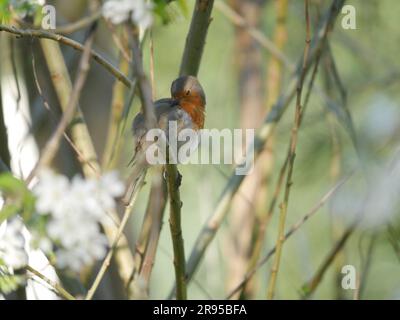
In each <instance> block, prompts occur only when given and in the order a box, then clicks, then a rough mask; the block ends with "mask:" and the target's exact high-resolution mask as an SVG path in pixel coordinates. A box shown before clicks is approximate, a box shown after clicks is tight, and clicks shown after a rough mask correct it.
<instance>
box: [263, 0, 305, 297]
mask: <svg viewBox="0 0 400 320" xmlns="http://www.w3.org/2000/svg"><path fill="white" fill-rule="evenodd" d="M305 19H306V45H305V48H304V57H303V66H302V70H301V76H300V80H299V82H298V85H297V99H296V112H295V120H294V126H293V129H292V135H291V138H290V153H289V165H288V173H287V177H286V187H285V196H284V200H283V202H282V204H281V206H280V207H281V212H280V216H279V230H278V239H277V242H276V254H275V257H274V262H273V266H272V270H271V277H270V282H269V285H268V292H267V298H268V299H273V297H274V293H275V286H276V278H277V275H278V270H279V266H280V258H281V254H282V247H283V242H284V240H285V222H286V215H287V207H288V204H289V195H290V189H291V186H292V174H293V167H294V160H295V157H296V147H297V140H298V130H299V126H300V121H301V112H302V106H301V98H302V92H303V84H304V78H305V76H306V66H307V60H308V55H309V50H310V43H311V36H310V15H309V0H305Z"/></svg>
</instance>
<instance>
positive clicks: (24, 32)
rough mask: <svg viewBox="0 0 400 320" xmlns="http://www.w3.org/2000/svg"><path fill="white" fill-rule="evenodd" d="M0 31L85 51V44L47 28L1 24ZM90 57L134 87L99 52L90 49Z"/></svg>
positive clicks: (127, 84)
mask: <svg viewBox="0 0 400 320" xmlns="http://www.w3.org/2000/svg"><path fill="white" fill-rule="evenodd" d="M0 31H5V32H8V33H11V34H14V35H16V36H17V37H19V38H21V37H31V38H39V39H49V40H53V41H56V42H59V43H62V44H64V45H67V46H69V47H71V48H73V49H75V50H78V51H81V52H83V51H84V46H83V45H81V44H80V43H79V42H76V41H75V40H72V39H69V38H67V37H65V36H62V35H60V34H56V33H52V32H48V31H45V30H35V29H18V28H16V27H14V26H6V25H3V24H0ZM89 53H90V55H89V56H90V57H91V58H93V59H94V60H95V61H96V62H98V63H99V64H100V65H101V66H103V67H104V68H105V69H106V70H107V71H108V72H110V73H111V74H112V75H113V76H114V77H115V78H117V79H118V80H119V81H121V82H122V83H123V84H125V85H126V86H127V87H128V88H130V87H132V86H133V84H132V81H131V80H129V79H128V78H127V77H126V76H125V75H124V74H123V73H122V72H121V71H119V70H118V69H117V68H115V67H114V66H113V65H112V64H111V63H110V62H108V61H107V60H106V59H105V58H103V57H102V56H101V55H100V54H99V53H97V52H96V51H94V50H91V51H89Z"/></svg>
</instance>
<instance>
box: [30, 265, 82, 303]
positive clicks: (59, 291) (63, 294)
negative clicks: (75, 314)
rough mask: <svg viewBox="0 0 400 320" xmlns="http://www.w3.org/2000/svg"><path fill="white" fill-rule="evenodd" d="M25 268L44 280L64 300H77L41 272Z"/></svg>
mask: <svg viewBox="0 0 400 320" xmlns="http://www.w3.org/2000/svg"><path fill="white" fill-rule="evenodd" d="M25 268H26V270H27V271H29V272H30V273H33V274H34V275H35V276H36V277H38V278H40V279H42V280H43V281H44V282H46V283H47V284H48V285H49V286H50V287H51V288H53V289H54V290H55V292H56V293H57V294H58V295H59V296H61V297H62V298H64V299H66V300H76V299H75V297H74V296H73V295H72V294H70V293H69V292H68V291H67V290H65V289H64V288H63V287H62V286H60V285H59V284H58V283H57V282H54V281H52V280H50V279H49V278H47V277H46V276H45V275H44V274H42V273H40V272H39V271H37V270H36V269H34V268H32V267H31V266H29V265H27V266H26V267H25Z"/></svg>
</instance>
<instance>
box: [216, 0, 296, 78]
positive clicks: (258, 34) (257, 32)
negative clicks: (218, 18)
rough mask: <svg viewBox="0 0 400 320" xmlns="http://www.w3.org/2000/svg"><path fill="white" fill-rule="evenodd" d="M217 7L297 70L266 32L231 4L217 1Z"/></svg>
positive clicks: (272, 53)
mask: <svg viewBox="0 0 400 320" xmlns="http://www.w3.org/2000/svg"><path fill="white" fill-rule="evenodd" d="M215 8H216V9H218V11H220V12H221V13H222V14H223V15H224V16H226V17H227V18H228V19H229V20H230V21H231V22H232V23H233V24H235V25H236V26H239V27H243V28H245V29H246V30H247V31H248V33H249V34H250V35H251V36H252V37H253V38H254V39H255V40H256V41H258V43H260V44H261V45H262V46H263V47H264V48H265V49H267V50H268V51H269V52H270V53H271V55H272V56H273V57H274V58H276V59H278V60H279V61H280V62H282V63H283V65H284V66H285V67H286V68H288V69H289V70H290V71H294V70H295V65H294V64H293V63H292V62H291V61H290V60H289V58H288V57H286V55H285V54H284V53H282V51H281V50H280V49H279V48H278V47H277V46H276V45H275V43H274V42H272V41H271V40H270V39H269V38H268V37H267V36H266V35H264V33H262V32H261V31H260V30H258V29H256V28H254V27H252V26H249V25H248V24H247V22H246V20H245V19H244V18H243V17H242V16H241V15H240V14H238V13H237V12H235V10H233V9H232V8H231V7H230V6H229V5H227V4H226V3H224V2H223V1H216V2H215Z"/></svg>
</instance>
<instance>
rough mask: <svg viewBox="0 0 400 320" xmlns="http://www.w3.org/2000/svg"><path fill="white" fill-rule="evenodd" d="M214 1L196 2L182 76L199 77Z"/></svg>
mask: <svg viewBox="0 0 400 320" xmlns="http://www.w3.org/2000/svg"><path fill="white" fill-rule="evenodd" d="M213 5H214V0H196V4H195V7H194V11H193V16H192V22H191V24H190V30H189V33H188V35H187V38H186V45H185V50H184V52H183V58H182V62H181V68H180V71H179V74H180V75H194V76H195V75H197V73H198V71H199V68H200V62H201V57H202V55H203V49H204V45H205V42H206V37H207V31H208V26H209V25H210V22H211V12H212V9H213Z"/></svg>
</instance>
